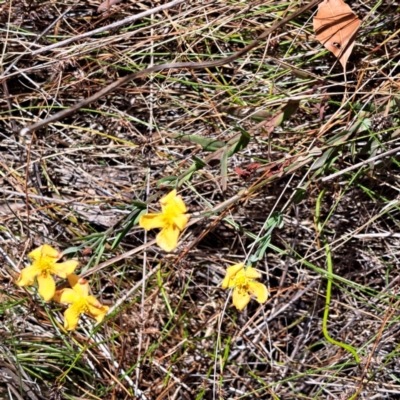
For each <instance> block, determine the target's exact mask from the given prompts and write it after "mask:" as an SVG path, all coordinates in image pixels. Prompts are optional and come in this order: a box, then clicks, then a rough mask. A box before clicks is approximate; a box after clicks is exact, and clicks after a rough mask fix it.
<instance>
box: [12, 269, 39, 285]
mask: <svg viewBox="0 0 400 400" xmlns="http://www.w3.org/2000/svg"><path fill="white" fill-rule="evenodd" d="M39 272H40V270H39V269H38V268H37V266H36V265H30V266H29V267H26V268H24V269H23V270H22V271H21V273H20V274H19V277H18V279H17V282H16V284H17V285H18V286H31V285H33V283H34V281H35V276H36V275H37V274H38V273H39Z"/></svg>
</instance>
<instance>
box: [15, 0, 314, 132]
mask: <svg viewBox="0 0 400 400" xmlns="http://www.w3.org/2000/svg"><path fill="white" fill-rule="evenodd" d="M321 1H322V0H312V1H311V2H310V3H309V4H306V5H305V6H303V7H301V8H299V9H298V10H297V11H295V12H294V13H293V14H291V15H289V16H287V17H286V18H283V19H282V20H281V21H278V22H277V23H275V24H274V25H273V26H272V27H270V28H267V29H266V30H265V31H264V32H263V33H262V34H261V35H260V36H258V37H257V38H256V39H255V40H253V41H252V42H251V43H250V44H248V45H247V46H245V47H244V48H243V49H241V50H239V51H237V52H236V53H234V54H232V55H231V56H228V57H224V58H221V59H220V60H215V61H203V62H198V63H195V62H177V63H166V64H160V65H154V66H153V67H150V68H146V69H144V70H142V71H138V72H134V73H132V74H129V75H127V76H125V77H124V78H122V79H120V80H118V81H115V82H113V83H111V84H110V85H108V86H106V87H105V88H103V89H101V90H99V91H98V92H97V93H95V94H94V95H92V96H90V97H88V98H86V99H84V100H82V101H80V102H79V103H76V104H75V105H73V106H72V107H70V108H67V109H65V110H62V111H60V112H58V113H56V114H54V115H52V116H51V117H49V118H46V119H44V120H42V121H38V122H36V123H35V124H33V125H30V126H28V127H26V128H23V129H21V131H20V134H21V135H26V134H28V133H32V132H34V131H36V130H38V129H40V128H43V127H45V126H47V125H49V124H51V123H53V122H56V121H59V120H60V119H63V118H65V117H67V116H69V115H72V114H74V113H76V112H77V111H78V110H80V109H81V108H85V107H87V106H88V105H89V104H90V103H93V102H94V101H96V100H98V99H100V98H101V97H103V96H105V95H106V94H108V93H110V92H112V91H113V90H115V89H116V88H118V87H120V86H122V85H123V84H125V83H127V82H129V81H131V80H134V79H139V78H144V77H145V76H147V75H150V74H151V73H153V72H159V71H163V70H165V69H182V68H189V69H193V70H197V69H205V68H213V67H218V66H221V65H225V64H228V63H231V62H233V61H235V60H237V59H238V58H239V57H241V56H243V55H244V54H246V53H248V52H249V51H250V50H252V49H254V48H255V47H256V46H258V45H259V44H260V43H261V42H262V41H263V40H264V39H265V38H267V37H268V36H269V35H270V34H271V33H272V32H274V31H275V30H276V29H279V28H281V27H283V26H284V25H286V24H287V23H288V22H290V21H291V20H293V19H294V18H296V17H298V16H299V15H301V14H302V13H303V12H305V11H307V10H309V9H310V8H312V7H314V6H315V5H317V4H318V3H320V2H321ZM178 2H179V0H178ZM177 4H178V3H177ZM152 12H154V10H152Z"/></svg>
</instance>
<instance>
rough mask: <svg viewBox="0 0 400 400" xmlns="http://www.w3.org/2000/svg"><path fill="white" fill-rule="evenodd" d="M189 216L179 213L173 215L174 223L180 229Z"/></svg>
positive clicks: (183, 226)
mask: <svg viewBox="0 0 400 400" xmlns="http://www.w3.org/2000/svg"><path fill="white" fill-rule="evenodd" d="M189 218H190V216H189V215H185V214H180V215H177V216H176V217H174V224H175V225H176V226H177V227H178V229H179V230H180V231H183V230H184V229H185V226H186V224H187V223H188V221H189Z"/></svg>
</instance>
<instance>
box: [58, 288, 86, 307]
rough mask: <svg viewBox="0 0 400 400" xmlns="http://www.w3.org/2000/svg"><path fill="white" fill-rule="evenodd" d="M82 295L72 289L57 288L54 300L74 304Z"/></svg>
mask: <svg viewBox="0 0 400 400" xmlns="http://www.w3.org/2000/svg"><path fill="white" fill-rule="evenodd" d="M79 298H80V296H79V295H78V294H77V293H76V292H75V291H74V290H72V289H62V290H57V291H56V292H55V294H54V297H53V300H54V301H57V302H58V303H65V304H72V303H75V302H76V301H78V299H79Z"/></svg>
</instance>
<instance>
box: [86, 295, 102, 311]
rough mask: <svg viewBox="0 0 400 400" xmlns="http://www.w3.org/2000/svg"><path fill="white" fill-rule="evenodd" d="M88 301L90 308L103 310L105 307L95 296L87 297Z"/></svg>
mask: <svg viewBox="0 0 400 400" xmlns="http://www.w3.org/2000/svg"><path fill="white" fill-rule="evenodd" d="M86 301H87V303H88V304H89V305H90V306H93V307H96V308H101V307H102V306H103V305H102V304H101V303H100V302H99V301H98V300H97V299H96V297H94V296H87V297H86Z"/></svg>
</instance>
